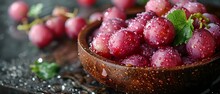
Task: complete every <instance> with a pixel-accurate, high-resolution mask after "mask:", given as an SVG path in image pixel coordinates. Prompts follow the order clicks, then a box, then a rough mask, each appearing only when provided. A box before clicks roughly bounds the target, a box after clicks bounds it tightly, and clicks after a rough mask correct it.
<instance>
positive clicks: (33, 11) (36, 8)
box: [28, 3, 43, 18]
mask: <svg viewBox="0 0 220 94" xmlns="http://www.w3.org/2000/svg"><path fill="white" fill-rule="evenodd" d="M42 9H43V4H42V3H38V4H36V5H33V6H31V8H30V10H29V12H28V16H29V17H33V18H37V17H38V16H39V14H40V13H41V12H42Z"/></svg>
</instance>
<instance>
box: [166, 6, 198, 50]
mask: <svg viewBox="0 0 220 94" xmlns="http://www.w3.org/2000/svg"><path fill="white" fill-rule="evenodd" d="M167 19H168V20H169V21H171V22H172V23H173V25H174V28H175V31H176V36H175V39H174V42H173V44H174V45H176V46H177V45H181V44H183V43H186V42H187V41H188V40H189V39H190V38H191V37H192V33H193V30H194V27H193V24H192V23H193V21H194V20H193V19H191V17H190V18H189V19H188V20H187V18H186V14H185V12H184V10H174V11H173V12H171V13H169V14H168V15H167Z"/></svg>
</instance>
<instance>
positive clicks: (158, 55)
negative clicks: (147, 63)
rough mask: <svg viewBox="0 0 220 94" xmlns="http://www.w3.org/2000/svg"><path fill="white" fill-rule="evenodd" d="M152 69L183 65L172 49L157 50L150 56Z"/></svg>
mask: <svg viewBox="0 0 220 94" xmlns="http://www.w3.org/2000/svg"><path fill="white" fill-rule="evenodd" d="M151 59H152V61H151V66H152V67H164V68H169V67H175V66H180V65H182V64H183V62H182V59H181V56H180V54H179V53H178V51H177V50H175V49H173V48H172V47H167V48H164V49H159V50H157V51H156V52H155V53H154V54H153V56H152V58H151Z"/></svg>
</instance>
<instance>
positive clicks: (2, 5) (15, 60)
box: [0, 0, 220, 94]
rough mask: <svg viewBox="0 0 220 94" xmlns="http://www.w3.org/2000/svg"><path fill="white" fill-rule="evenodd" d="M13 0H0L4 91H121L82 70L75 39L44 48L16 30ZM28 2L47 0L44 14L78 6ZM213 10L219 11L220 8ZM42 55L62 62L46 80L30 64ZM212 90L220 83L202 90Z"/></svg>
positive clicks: (59, 0)
mask: <svg viewBox="0 0 220 94" xmlns="http://www.w3.org/2000/svg"><path fill="white" fill-rule="evenodd" d="M202 1H204V0H202ZM213 1H215V0H213ZM12 2H13V0H0V91H1V93H3V94H6V93H10V94H11V93H13V94H14V93H18V94H19V93H82V94H93V93H107V94H109V93H120V92H115V91H113V90H111V89H109V88H106V87H104V86H102V85H100V84H99V83H98V82H96V81H95V80H94V79H93V78H92V77H91V76H90V75H88V74H87V73H86V72H85V71H84V70H83V68H82V67H81V65H80V62H79V61H78V58H77V45H76V41H70V40H61V41H59V42H56V43H53V44H52V45H51V46H50V47H48V48H46V49H43V50H39V49H37V48H36V47H34V46H33V45H32V44H31V43H30V42H29V41H28V38H27V36H26V34H25V33H24V32H20V31H16V29H15V25H16V23H15V22H13V21H11V20H10V18H9V17H8V15H7V8H8V6H9V5H10V4H11V3H12ZM26 2H27V3H29V4H30V5H32V4H36V3H39V2H41V3H44V4H45V5H44V6H45V8H44V9H43V14H42V16H44V15H47V14H50V12H51V10H52V9H53V7H54V6H58V5H62V6H66V7H68V8H69V9H70V10H73V9H74V8H79V6H78V5H77V4H76V0H26ZM109 2H110V1H109V0H98V4H96V9H90V8H80V11H81V12H80V13H79V15H81V16H84V17H88V14H89V13H92V12H94V11H97V10H98V11H101V10H102V9H104V8H103V7H106V6H109ZM204 2H207V1H204ZM215 4H219V5H220V1H216V2H215ZM100 7H102V8H100ZM100 9H101V10H100ZM213 12H216V13H217V14H220V12H219V11H213ZM62 56H63V57H62ZM39 57H43V58H45V59H47V60H53V61H57V62H58V63H59V64H61V65H62V68H61V71H60V73H59V75H58V76H56V77H54V78H53V79H50V80H47V81H43V80H41V79H38V78H37V77H36V76H35V75H34V74H33V73H32V72H31V71H30V68H29V66H30V64H32V62H33V61H34V60H36V59H37V58H39ZM217 82H218V81H217ZM214 83H215V82H214ZM209 93H211V94H219V93H220V84H218V83H217V84H216V83H215V84H214V85H213V86H211V87H210V88H209V89H207V90H204V92H202V94H209Z"/></svg>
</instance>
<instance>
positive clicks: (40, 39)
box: [28, 24, 53, 48]
mask: <svg viewBox="0 0 220 94" xmlns="http://www.w3.org/2000/svg"><path fill="white" fill-rule="evenodd" d="M28 37H29V40H30V41H31V42H32V43H33V44H34V45H35V46H37V47H39V48H44V47H46V46H48V45H49V44H50V43H51V42H52V40H53V34H52V33H51V30H50V29H48V28H47V27H46V26H45V25H44V24H37V25H34V26H33V27H32V28H31V30H30V32H29V33H28Z"/></svg>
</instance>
